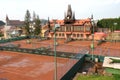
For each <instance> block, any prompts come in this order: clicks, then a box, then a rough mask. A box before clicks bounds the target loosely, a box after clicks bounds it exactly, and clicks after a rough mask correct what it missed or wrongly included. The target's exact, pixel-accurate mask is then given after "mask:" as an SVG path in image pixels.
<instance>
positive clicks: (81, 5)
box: [0, 0, 120, 21]
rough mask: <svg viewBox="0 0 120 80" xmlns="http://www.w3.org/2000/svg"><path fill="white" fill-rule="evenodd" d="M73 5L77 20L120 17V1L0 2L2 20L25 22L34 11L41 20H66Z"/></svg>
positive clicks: (56, 0) (25, 0)
mask: <svg viewBox="0 0 120 80" xmlns="http://www.w3.org/2000/svg"><path fill="white" fill-rule="evenodd" d="M68 4H71V7H72V10H73V11H74V12H75V17H76V19H85V18H88V17H91V15H92V14H93V16H94V19H102V18H115V17H120V10H119V9H120V0H0V20H3V21H5V17H6V15H8V17H9V19H11V20H24V16H25V13H26V10H29V11H30V13H31V17H32V16H33V11H35V13H36V14H38V15H39V17H40V19H47V18H48V17H49V18H50V19H64V12H66V11H67V8H68Z"/></svg>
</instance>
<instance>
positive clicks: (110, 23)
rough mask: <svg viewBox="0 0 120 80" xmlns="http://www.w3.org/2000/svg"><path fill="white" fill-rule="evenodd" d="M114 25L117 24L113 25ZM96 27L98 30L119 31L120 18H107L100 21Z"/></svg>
mask: <svg viewBox="0 0 120 80" xmlns="http://www.w3.org/2000/svg"><path fill="white" fill-rule="evenodd" d="M115 23H117V24H116V25H115ZM97 26H98V27H99V28H110V29H111V30H112V31H113V30H120V18H108V19H101V20H99V21H98V23H97Z"/></svg>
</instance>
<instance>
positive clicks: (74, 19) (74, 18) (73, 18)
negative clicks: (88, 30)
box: [73, 12, 75, 20]
mask: <svg viewBox="0 0 120 80" xmlns="http://www.w3.org/2000/svg"><path fill="white" fill-rule="evenodd" d="M73 20H75V12H73Z"/></svg>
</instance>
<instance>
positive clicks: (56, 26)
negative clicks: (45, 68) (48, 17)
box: [54, 24, 60, 80]
mask: <svg viewBox="0 0 120 80" xmlns="http://www.w3.org/2000/svg"><path fill="white" fill-rule="evenodd" d="M57 28H60V25H59V24H55V26H54V66H55V73H54V80H57V58H56V57H57V55H56V30H57Z"/></svg>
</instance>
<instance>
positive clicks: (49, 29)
mask: <svg viewBox="0 0 120 80" xmlns="http://www.w3.org/2000/svg"><path fill="white" fill-rule="evenodd" d="M48 29H49V32H50V20H49V17H48Z"/></svg>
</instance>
